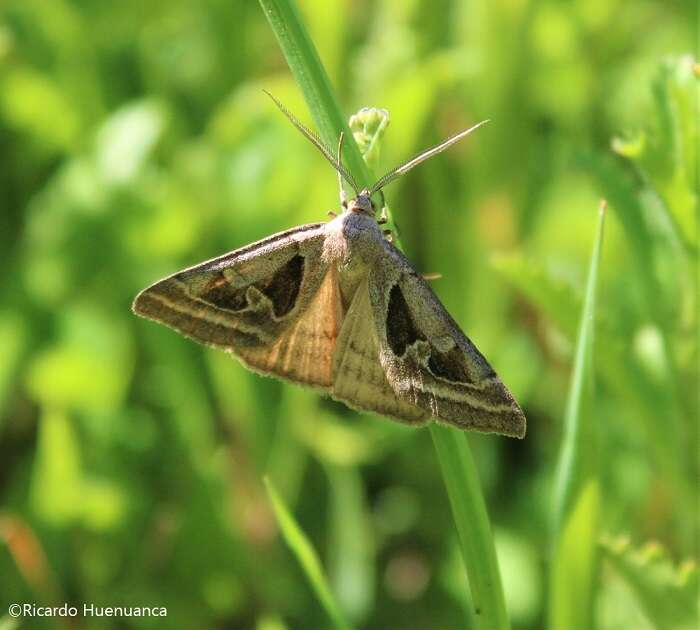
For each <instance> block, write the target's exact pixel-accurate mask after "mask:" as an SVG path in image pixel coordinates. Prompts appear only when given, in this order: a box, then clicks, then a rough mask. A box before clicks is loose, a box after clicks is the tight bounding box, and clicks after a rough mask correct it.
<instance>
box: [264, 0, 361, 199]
mask: <svg viewBox="0 0 700 630" xmlns="http://www.w3.org/2000/svg"><path fill="white" fill-rule="evenodd" d="M260 6H261V7H262V9H263V11H264V13H265V17H266V18H267V20H268V22H269V23H270V27H271V28H272V31H273V32H274V34H275V37H277V41H278V42H279V45H280V48H281V49H282V53H283V54H284V57H285V59H286V60H287V63H288V64H289V69H290V70H291V71H292V74H293V75H294V78H295V79H296V82H297V83H298V85H299V87H300V88H301V91H302V93H303V95H304V98H305V99H306V103H307V105H308V106H309V110H310V111H311V116H312V117H313V119H314V122H315V123H316V127H317V129H318V133H319V135H320V136H321V138H322V139H323V141H324V142H325V143H326V144H327V145H328V146H329V147H332V148H334V147H335V146H336V145H337V144H338V138H339V137H340V132H341V131H343V132H345V142H344V145H343V162H344V163H345V165H346V166H347V167H348V169H350V172H351V173H352V174H353V176H354V177H355V180H356V181H357V183H358V185H360V186H370V185H371V184H372V183H373V181H374V178H373V177H372V174H371V173H370V171H369V169H368V168H367V165H366V164H365V162H364V160H363V159H362V154H361V153H360V150H359V149H358V147H357V144H356V143H355V141H354V139H353V137H352V133H350V129H349V128H348V126H347V124H346V122H345V116H343V114H342V111H341V109H340V107H339V106H338V101H337V100H336V98H335V94H334V92H333V89H332V88H331V83H330V80H329V79H328V75H327V74H326V71H325V70H324V68H323V64H322V63H321V60H320V59H319V56H318V52H316V48H315V46H314V45H313V42H312V41H311V38H310V37H309V34H308V33H307V31H306V28H305V27H304V24H303V23H302V21H301V18H300V16H299V13H298V11H297V9H296V7H295V6H294V3H293V2H291V1H290V0H260Z"/></svg>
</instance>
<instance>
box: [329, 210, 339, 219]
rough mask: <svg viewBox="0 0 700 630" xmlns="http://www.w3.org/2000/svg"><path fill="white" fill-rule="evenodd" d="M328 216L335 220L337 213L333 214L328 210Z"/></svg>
mask: <svg viewBox="0 0 700 630" xmlns="http://www.w3.org/2000/svg"><path fill="white" fill-rule="evenodd" d="M328 216H329V217H330V218H331V219H335V218H336V217H337V216H338V213H337V212H333V210H329V211H328Z"/></svg>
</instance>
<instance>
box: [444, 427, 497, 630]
mask: <svg viewBox="0 0 700 630" xmlns="http://www.w3.org/2000/svg"><path fill="white" fill-rule="evenodd" d="M430 434H431V436H432V438H433V443H434V444H435V450H436V452H437V457H438V460H439V462H440V468H441V470H442V476H443V479H444V480H445V486H446V487H447V495H448V497H449V499H450V504H451V506H452V514H453V516H454V519H455V525H456V527H457V533H458V535H459V542H460V548H461V551H462V558H463V560H464V565H465V567H466V570H467V575H468V576H469V586H470V588H471V595H472V602H473V613H474V616H473V619H472V622H473V625H474V627H475V628H479V629H482V628H483V629H484V630H486V629H487V628H488V629H489V630H500V629H507V628H509V627H510V624H509V622H508V613H507V612H506V605H505V599H504V596H503V587H502V585H501V575H500V573H499V570H498V561H497V559H496V550H495V548H494V544H493V535H492V533H491V525H490V523H489V517H488V513H487V511H486V503H485V502H484V497H483V494H482V493H481V486H480V485H479V477H478V474H477V471H476V465H475V464H474V459H473V457H472V454H471V451H470V449H469V444H468V442H467V436H466V435H465V434H464V433H462V432H460V431H457V430H456V429H453V428H451V427H446V426H442V425H439V424H435V423H434V424H431V425H430Z"/></svg>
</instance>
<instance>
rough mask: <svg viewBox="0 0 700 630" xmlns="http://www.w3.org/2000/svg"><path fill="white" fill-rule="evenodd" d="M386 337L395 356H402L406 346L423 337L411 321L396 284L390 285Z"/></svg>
mask: <svg viewBox="0 0 700 630" xmlns="http://www.w3.org/2000/svg"><path fill="white" fill-rule="evenodd" d="M386 339H387V342H388V343H389V347H390V348H391V350H392V352H393V353H394V354H395V355H396V356H399V357H400V356H403V354H404V353H405V352H406V348H407V347H408V346H410V345H412V344H414V343H415V342H416V341H418V340H419V339H425V336H424V335H422V334H421V333H420V332H419V331H418V330H417V329H416V326H415V324H414V323H413V318H412V317H411V311H409V309H408V304H406V299H405V298H404V296H403V293H401V289H400V288H399V285H398V284H395V285H394V286H393V287H391V292H390V293H389V308H388V309H387V313H386Z"/></svg>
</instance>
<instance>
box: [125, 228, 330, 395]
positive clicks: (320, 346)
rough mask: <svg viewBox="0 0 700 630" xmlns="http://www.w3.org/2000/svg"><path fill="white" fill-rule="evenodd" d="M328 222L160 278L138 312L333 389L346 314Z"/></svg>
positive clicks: (254, 362) (277, 371) (257, 363)
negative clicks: (326, 258)
mask: <svg viewBox="0 0 700 630" xmlns="http://www.w3.org/2000/svg"><path fill="white" fill-rule="evenodd" d="M324 225H325V224H323V223H317V224H311V225H304V226H300V227H297V228H294V229H291V230H288V231H286V232H281V233H279V234H275V235H273V236H270V237H269V238H266V239H264V240H262V241H258V242H257V243H253V244H251V245H248V246H246V247H243V248H241V249H238V250H235V251H233V252H231V253H229V254H225V255H224V256H220V257H219V258H215V259H213V260H210V261H208V262H205V263H202V264H200V265H196V266H194V267H191V268H189V269H186V270H184V271H181V272H179V273H176V274H174V275H172V276H170V277H168V278H165V279H163V280H160V281H159V282H156V283H155V284H153V285H152V286H150V287H148V288H147V289H144V290H143V291H142V292H141V293H139V295H138V296H137V297H136V299H135V300H134V305H133V309H134V312H136V313H137V314H138V315H142V316H144V317H147V318H150V319H153V320H155V321H157V322H160V323H163V324H166V325H167V326H170V327H171V328H174V329H175V330H177V331H178V332H180V333H182V334H183V335H185V336H187V337H190V338H191V339H194V340H195V341H198V342H200V343H203V344H205V345H208V346H214V347H217V348H222V349H225V350H228V351H230V352H232V353H233V354H235V355H236V356H238V357H239V358H240V359H241V360H242V361H243V362H244V363H245V364H246V365H247V366H248V367H250V368H252V369H254V370H258V371H260V372H264V373H268V374H274V375H276V376H279V377H281V378H285V379H289V380H292V381H296V382H300V383H304V384H308V385H314V386H318V387H323V388H327V387H329V386H330V384H331V382H332V379H331V356H332V352H333V346H334V345H335V338H336V336H337V330H338V328H339V317H340V314H339V313H338V311H337V309H336V308H335V304H336V303H339V300H337V298H336V296H335V295H334V292H336V291H337V287H334V286H333V284H332V282H331V280H332V277H331V275H330V274H328V273H327V271H328V265H327V264H325V263H324V262H323V260H322V257H321V252H322V249H323V241H324V238H325V233H324Z"/></svg>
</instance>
